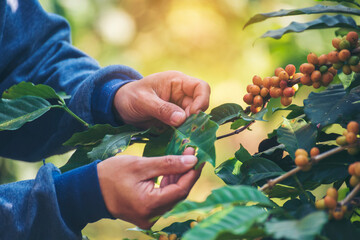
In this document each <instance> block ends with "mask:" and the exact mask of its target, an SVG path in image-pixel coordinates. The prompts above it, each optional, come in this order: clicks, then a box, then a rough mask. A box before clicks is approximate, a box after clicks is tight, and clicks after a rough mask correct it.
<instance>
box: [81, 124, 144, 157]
mask: <svg viewBox="0 0 360 240" xmlns="http://www.w3.org/2000/svg"><path fill="white" fill-rule="evenodd" d="M129 128H130V127H129ZM129 128H127V127H126V128H124V129H122V132H120V133H118V134H116V135H105V137H104V138H103V140H102V141H101V143H100V144H99V145H98V146H96V147H94V148H93V149H92V151H91V152H89V153H88V157H89V158H90V159H91V160H93V161H94V160H97V159H100V160H105V159H107V158H109V157H112V156H115V155H116V154H117V153H119V152H123V151H125V149H126V148H127V147H128V146H129V143H130V141H131V137H132V136H134V135H137V134H141V133H144V132H145V131H141V130H137V129H135V128H132V129H129Z"/></svg>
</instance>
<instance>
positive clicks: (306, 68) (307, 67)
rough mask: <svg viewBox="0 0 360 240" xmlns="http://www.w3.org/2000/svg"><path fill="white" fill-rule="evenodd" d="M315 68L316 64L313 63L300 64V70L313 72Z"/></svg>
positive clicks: (305, 72) (306, 72) (307, 72)
mask: <svg viewBox="0 0 360 240" xmlns="http://www.w3.org/2000/svg"><path fill="white" fill-rule="evenodd" d="M314 70H315V66H314V65H313V64H311V63H303V64H301V65H300V72H302V73H304V74H311V73H312V72H313V71H314Z"/></svg>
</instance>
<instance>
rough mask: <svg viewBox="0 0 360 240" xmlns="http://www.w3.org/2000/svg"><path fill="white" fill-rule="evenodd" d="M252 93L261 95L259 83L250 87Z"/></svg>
mask: <svg viewBox="0 0 360 240" xmlns="http://www.w3.org/2000/svg"><path fill="white" fill-rule="evenodd" d="M250 93H251V94H252V95H254V96H256V95H259V93H260V87H259V86H257V85H251V87H250Z"/></svg>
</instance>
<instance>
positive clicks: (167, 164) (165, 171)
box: [137, 155, 197, 180]
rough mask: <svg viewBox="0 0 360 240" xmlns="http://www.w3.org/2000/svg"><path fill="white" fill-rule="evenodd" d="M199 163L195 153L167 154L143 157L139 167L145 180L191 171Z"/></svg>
mask: <svg viewBox="0 0 360 240" xmlns="http://www.w3.org/2000/svg"><path fill="white" fill-rule="evenodd" d="M196 163H197V157H195V156H193V155H182V156H176V155H167V156H162V157H151V158H146V157H144V158H141V160H139V161H138V163H137V167H138V171H139V172H140V173H139V174H140V175H141V176H142V178H143V180H147V179H151V178H154V177H158V176H162V175H171V174H180V173H184V172H187V171H189V170H190V169H192V168H193V167H194V166H195V165H196Z"/></svg>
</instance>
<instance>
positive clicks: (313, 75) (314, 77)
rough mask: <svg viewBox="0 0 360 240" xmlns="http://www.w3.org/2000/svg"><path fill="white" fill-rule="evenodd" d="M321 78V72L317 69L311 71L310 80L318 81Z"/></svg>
mask: <svg viewBox="0 0 360 240" xmlns="http://www.w3.org/2000/svg"><path fill="white" fill-rule="evenodd" d="M320 80H321V72H320V71H319V70H315V71H313V72H312V73H311V81H313V82H318V81H320Z"/></svg>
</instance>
